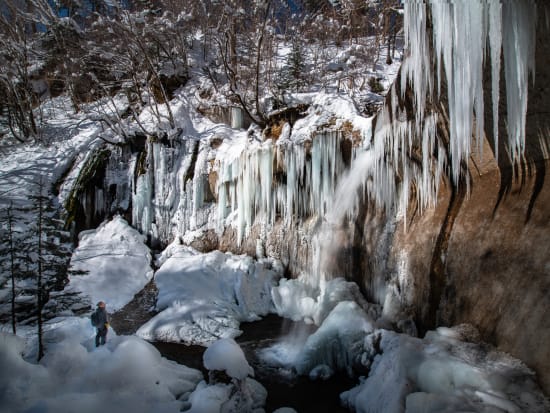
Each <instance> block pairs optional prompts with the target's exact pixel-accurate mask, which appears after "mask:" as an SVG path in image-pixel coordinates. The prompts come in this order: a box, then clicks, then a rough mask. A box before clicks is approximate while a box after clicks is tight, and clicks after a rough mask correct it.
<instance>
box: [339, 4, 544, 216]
mask: <svg viewBox="0 0 550 413" xmlns="http://www.w3.org/2000/svg"><path fill="white" fill-rule="evenodd" d="M404 9H405V39H406V45H405V47H406V49H407V57H406V59H405V60H404V62H403V64H402V69H401V81H400V84H399V85H397V84H394V85H393V86H392V89H391V91H390V98H389V99H387V100H386V104H385V107H384V108H383V109H382V111H381V113H380V114H379V115H378V118H377V122H376V128H375V130H374V139H373V144H372V145H371V146H370V148H369V149H368V151H367V152H366V153H365V154H364V155H362V156H360V157H358V158H357V159H356V161H355V162H354V165H353V171H352V172H351V173H350V175H357V174H359V175H360V176H362V181H361V185H362V186H363V187H364V189H365V191H366V194H367V196H368V197H369V199H371V200H373V201H375V202H376V203H377V205H378V206H381V207H384V208H385V209H386V210H391V209H393V208H394V207H397V208H398V211H397V213H398V214H404V213H405V212H406V210H407V206H408V204H409V202H410V199H411V195H412V194H411V190H414V197H415V198H416V201H417V202H418V206H419V208H420V210H422V209H424V208H426V207H428V206H430V205H433V204H434V203H435V201H436V198H437V193H438V188H439V183H440V180H441V177H442V175H443V174H448V175H449V177H450V178H451V179H452V180H453V182H455V183H458V182H459V180H460V179H461V178H466V182H467V183H468V181H467V176H466V175H465V170H464V167H463V164H464V162H465V161H466V160H467V159H468V157H469V156H470V155H471V154H472V153H473V151H474V150H476V147H477V151H478V152H479V151H481V148H482V141H483V134H484V132H485V129H484V122H483V120H484V100H483V70H484V65H485V64H486V62H488V59H489V57H490V64H491V74H492V107H493V124H494V127H493V131H492V132H493V136H494V147H495V157H497V158H498V153H497V152H496V151H497V150H498V138H499V136H498V122H499V112H498V104H499V96H500V86H499V83H500V72H501V50H502V51H503V53H502V54H503V55H504V69H505V70H504V72H505V83H506V100H507V106H508V108H509V109H508V111H507V121H506V124H507V129H508V140H507V141H506V142H505V145H504V146H505V148H506V152H507V155H508V156H509V157H510V159H511V161H512V162H518V161H519V160H520V158H521V156H522V155H523V152H524V148H525V118H526V112H527V86H528V80H529V79H528V78H529V73H531V74H532V75H533V74H534V47H535V27H536V24H535V22H536V6H535V3H534V2H531V1H525V2H521V1H509V2H505V3H503V4H501V3H500V1H498V0H472V1H470V0H468V1H466V0H463V1H453V2H448V1H437V0H430V1H427V2H418V1H406V2H405V4H404ZM429 18H431V23H432V25H431V27H432V36H431V37H430V35H429V32H428V30H427V21H428V19H429ZM432 62H433V63H432ZM443 83H445V85H446V93H447V101H448V108H447V109H446V111H447V113H446V114H445V115H448V120H449V124H448V128H449V136H448V138H447V137H446V136H438V118H439V117H440V116H438V112H437V110H434V109H433V105H434V104H433V102H435V101H437V100H438V99H439V97H440V95H441V93H442V84H443ZM409 88H410V90H412V92H413V99H412V105H413V107H412V109H413V112H414V116H412V118H411V116H410V115H408V114H407V110H406V109H405V108H403V107H402V106H401V105H400V100H403V99H405V98H406V94H407V91H408V90H409ZM472 143H474V144H472ZM356 181H357V180H356ZM396 182H400V185H397V184H396ZM356 186H357V187H360V185H359V184H357V182H356ZM346 190H347V191H348V193H349V192H350V190H349V186H348V187H347V188H346ZM351 193H353V192H351ZM346 207H347V208H349V207H353V203H350V202H348V205H347V206H346ZM344 209H345V208H344ZM339 210H340V211H341V210H342V208H339ZM348 213H349V212H348ZM405 221H406V220H405Z"/></svg>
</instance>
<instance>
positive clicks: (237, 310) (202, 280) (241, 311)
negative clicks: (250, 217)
mask: <svg viewBox="0 0 550 413" xmlns="http://www.w3.org/2000/svg"><path fill="white" fill-rule="evenodd" d="M161 263H162V266H161V267H160V269H159V270H158V271H157V273H156V275H155V281H156V284H157V287H158V290H159V295H158V301H157V309H158V310H161V311H162V312H161V313H160V314H158V315H157V316H155V317H154V318H153V319H151V320H150V321H149V322H148V323H146V324H145V325H143V326H142V327H141V328H140V329H139V330H138V332H137V334H138V335H139V336H141V337H143V338H145V339H147V340H159V341H171V342H184V343H188V344H200V345H208V344H210V343H212V342H214V341H215V340H217V339H218V338H228V337H236V336H238V335H239V334H240V333H241V332H240V330H239V324H240V322H242V321H254V320H257V319H258V318H259V316H262V315H266V314H268V313H270V312H273V310H274V309H273V304H272V302H271V296H270V291H271V288H272V287H273V286H274V285H275V284H276V282H277V280H278V278H279V277H280V271H279V270H277V269H275V267H274V264H275V263H274V262H273V261H272V260H259V261H254V260H253V259H252V258H251V257H248V256H245V255H242V256H237V255H233V254H229V253H227V254H224V253H222V252H220V251H213V252H210V253H207V254H201V253H199V252H197V251H196V250H194V249H192V248H190V247H185V246H182V245H177V244H172V245H171V246H169V247H168V248H167V249H166V250H165V252H164V255H163V257H161ZM277 268H278V267H277Z"/></svg>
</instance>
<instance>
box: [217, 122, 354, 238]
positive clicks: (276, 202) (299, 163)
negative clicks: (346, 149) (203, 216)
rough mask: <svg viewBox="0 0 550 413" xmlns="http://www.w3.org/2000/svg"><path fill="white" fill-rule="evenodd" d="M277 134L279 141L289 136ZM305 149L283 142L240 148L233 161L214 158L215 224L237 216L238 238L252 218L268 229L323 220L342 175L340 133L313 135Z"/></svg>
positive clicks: (287, 132) (303, 146) (256, 144)
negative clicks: (280, 220) (278, 223)
mask: <svg viewBox="0 0 550 413" xmlns="http://www.w3.org/2000/svg"><path fill="white" fill-rule="evenodd" d="M289 132H290V131H289V128H288V126H287V128H285V130H283V136H284V135H285V134H286V135H288V134H289ZM309 142H310V145H303V144H295V143H294V142H291V141H289V140H288V139H280V140H278V141H276V142H273V141H272V140H267V141H265V142H263V143H261V144H260V143H258V142H255V143H251V142H247V143H245V144H244V145H243V146H244V149H243V151H242V152H241V153H240V155H239V156H238V157H236V158H234V159H232V158H221V159H220V168H219V169H220V175H219V181H218V196H219V199H218V221H219V223H220V225H221V226H223V225H224V222H225V218H227V217H228V216H229V215H230V214H231V213H236V214H237V227H238V232H239V238H240V239H242V237H243V236H244V235H246V231H247V230H248V229H250V228H251V226H252V224H253V223H254V222H255V220H256V219H261V220H262V222H264V223H265V224H268V225H272V224H273V223H275V220H276V219H277V217H282V218H283V219H284V221H285V223H286V224H290V223H292V222H295V220H296V219H304V218H307V217H310V216H323V215H325V214H326V213H327V211H328V209H329V206H330V205H331V202H332V199H333V195H334V191H335V189H336V183H337V178H338V176H340V175H341V174H342V172H343V170H344V163H343V160H342V153H341V150H340V143H341V134H340V133H339V132H335V131H326V132H319V133H318V134H317V135H315V136H314V137H313V139H311V140H310V141H309Z"/></svg>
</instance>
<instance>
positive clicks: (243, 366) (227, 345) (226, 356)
mask: <svg viewBox="0 0 550 413" xmlns="http://www.w3.org/2000/svg"><path fill="white" fill-rule="evenodd" d="M202 358H203V363H204V367H206V368H207V369H208V370H219V371H225V372H226V373H227V375H228V376H229V377H233V378H235V379H237V380H243V379H244V378H246V377H247V376H254V370H253V369H252V367H250V365H249V364H248V362H247V361H246V358H245V356H244V353H243V351H242V350H241V348H240V347H239V345H238V344H237V343H236V342H235V340H233V339H232V338H222V339H220V340H217V341H215V342H213V343H212V344H210V346H208V348H207V349H206V351H205V352H204V354H203V356H202Z"/></svg>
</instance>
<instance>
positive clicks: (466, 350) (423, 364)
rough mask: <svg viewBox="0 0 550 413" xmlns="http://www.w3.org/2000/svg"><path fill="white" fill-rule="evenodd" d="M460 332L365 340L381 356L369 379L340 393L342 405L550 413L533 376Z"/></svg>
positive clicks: (377, 335)
mask: <svg viewBox="0 0 550 413" xmlns="http://www.w3.org/2000/svg"><path fill="white" fill-rule="evenodd" d="M459 332H460V328H457V329H455V330H454V331H453V330H452V329H444V328H442V329H438V330H436V331H432V332H429V333H428V334H427V335H426V337H425V338H424V339H418V338H414V337H410V336H407V335H404V334H398V333H395V332H391V331H387V330H376V331H374V332H373V333H372V334H373V335H374V337H370V336H367V337H366V339H365V345H367V341H369V343H372V344H371V346H372V352H371V354H377V355H376V356H375V357H374V359H373V363H372V365H371V367H370V372H369V375H368V377H366V378H365V379H363V380H362V381H361V383H360V384H359V385H358V386H356V387H354V388H353V389H351V390H349V391H346V392H344V393H342V394H341V400H342V402H343V403H344V405H345V406H347V407H348V408H351V409H353V410H354V411H356V412H358V413H370V412H380V411H384V412H388V413H393V412H405V411H406V412H408V413H416V412H419V413H420V412H434V413H435V412H441V411H449V412H450V411H472V412H489V411H505V412H520V411H529V412H545V411H547V409H548V407H549V406H550V405H549V404H548V401H547V400H545V398H544V396H543V395H542V393H540V392H538V391H536V390H534V389H535V381H534V374H533V372H532V371H530V370H529V369H528V368H527V367H526V366H525V365H523V364H522V363H521V362H520V361H518V360H516V359H513V358H512V357H510V356H508V355H507V354H504V353H500V352H498V351H496V350H494V349H492V348H491V347H490V346H489V345H487V344H483V343H477V342H468V341H465V337H463V336H461V335H460V333H459ZM449 333H451V334H449ZM497 409H500V410H497Z"/></svg>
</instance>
